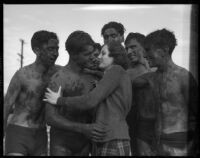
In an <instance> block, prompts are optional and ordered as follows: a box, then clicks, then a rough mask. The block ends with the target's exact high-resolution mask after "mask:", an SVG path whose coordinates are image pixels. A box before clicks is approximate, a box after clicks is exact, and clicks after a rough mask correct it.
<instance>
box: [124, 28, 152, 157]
mask: <svg viewBox="0 0 200 158" xmlns="http://www.w3.org/2000/svg"><path fill="white" fill-rule="evenodd" d="M144 39H145V36H144V35H143V34H140V33H132V32H131V33H129V34H128V36H127V37H126V40H125V48H126V51H127V56H128V59H129V61H130V68H129V69H128V70H127V72H128V74H129V76H130V77H131V80H132V81H133V80H134V79H135V78H136V77H138V76H141V75H143V74H145V73H147V72H150V71H151V70H150V68H149V65H148V63H147V61H146V59H145V58H144V57H143V53H144ZM133 91H134V92H133V99H132V101H133V103H132V104H133V105H132V107H131V111H130V112H129V114H128V116H127V122H128V125H129V133H130V137H131V148H132V154H133V155H137V156H153V155H155V152H154V150H155V147H154V141H155V103H154V102H155V101H154V97H153V95H152V92H151V91H152V90H151V87H143V88H138V89H135V88H134V89H133Z"/></svg>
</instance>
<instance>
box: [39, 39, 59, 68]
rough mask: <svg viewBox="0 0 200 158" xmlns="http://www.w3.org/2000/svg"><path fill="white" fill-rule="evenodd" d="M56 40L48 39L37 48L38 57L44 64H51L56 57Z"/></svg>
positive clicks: (57, 47)
mask: <svg viewBox="0 0 200 158" xmlns="http://www.w3.org/2000/svg"><path fill="white" fill-rule="evenodd" d="M58 43H59V42H58V40H56V39H49V41H48V43H47V44H44V45H43V46H42V48H39V50H40V51H39V53H38V58H39V60H40V61H42V63H43V64H44V65H46V66H52V65H54V64H55V61H56V59H57V57H58V49H59V46H58Z"/></svg>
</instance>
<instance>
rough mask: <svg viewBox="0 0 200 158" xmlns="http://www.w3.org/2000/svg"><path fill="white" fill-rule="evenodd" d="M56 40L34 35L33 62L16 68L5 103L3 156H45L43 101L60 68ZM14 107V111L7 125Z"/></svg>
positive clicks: (43, 34) (52, 36)
mask: <svg viewBox="0 0 200 158" xmlns="http://www.w3.org/2000/svg"><path fill="white" fill-rule="evenodd" d="M58 43H59V41H58V37H57V35H56V34H55V33H53V32H49V31H43V30H42V31H38V32H35V33H34V35H33V37H32V39H31V47H32V50H33V52H34V53H35V54H36V56H37V57H36V60H35V62H34V63H32V64H30V65H28V66H24V67H23V68H21V69H19V70H18V71H17V72H16V73H15V74H14V76H13V78H12V80H11V82H10V85H9V87H8V91H7V94H6V96H5V100H4V131H5V154H6V155H13V156H40V155H46V154H47V131H46V123H45V115H44V110H45V108H44V105H43V104H44V102H43V101H42V98H43V96H44V92H45V90H46V87H47V85H48V82H49V79H50V77H51V76H52V75H53V74H54V73H55V72H56V71H57V70H58V69H59V68H60V66H55V61H56V59H57V57H58V49H59V47H58ZM13 105H14V106H15V107H14V112H13V115H12V118H10V121H9V124H7V120H8V115H9V112H10V110H11V109H12V107H13Z"/></svg>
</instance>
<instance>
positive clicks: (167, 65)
mask: <svg viewBox="0 0 200 158" xmlns="http://www.w3.org/2000/svg"><path fill="white" fill-rule="evenodd" d="M174 65H175V64H174V63H173V61H172V59H171V58H170V59H168V60H167V61H166V62H164V63H163V64H162V65H160V66H159V67H158V69H157V72H159V73H166V72H168V71H170V70H171V69H172V68H173V67H174Z"/></svg>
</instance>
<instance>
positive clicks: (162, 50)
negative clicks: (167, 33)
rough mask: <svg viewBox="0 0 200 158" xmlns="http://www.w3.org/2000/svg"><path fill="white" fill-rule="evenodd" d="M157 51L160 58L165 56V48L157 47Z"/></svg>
mask: <svg viewBox="0 0 200 158" xmlns="http://www.w3.org/2000/svg"><path fill="white" fill-rule="evenodd" d="M157 51H158V53H159V54H160V56H161V57H162V58H164V57H165V56H166V52H165V49H157Z"/></svg>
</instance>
